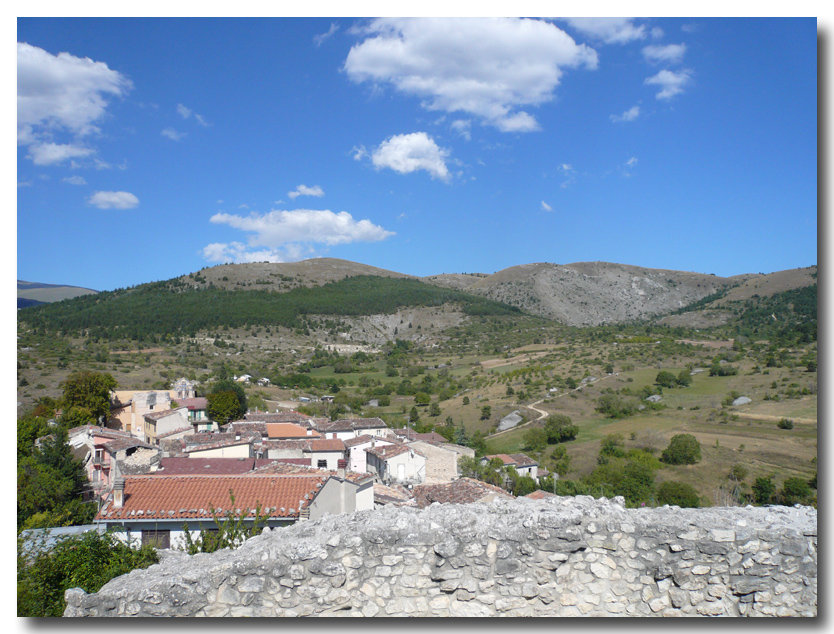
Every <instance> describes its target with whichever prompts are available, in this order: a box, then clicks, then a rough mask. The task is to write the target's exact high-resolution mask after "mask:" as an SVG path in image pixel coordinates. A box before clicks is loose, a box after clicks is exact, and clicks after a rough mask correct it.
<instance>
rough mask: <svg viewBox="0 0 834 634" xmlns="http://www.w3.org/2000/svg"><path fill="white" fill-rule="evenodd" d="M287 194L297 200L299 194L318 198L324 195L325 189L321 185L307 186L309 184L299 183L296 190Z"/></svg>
mask: <svg viewBox="0 0 834 634" xmlns="http://www.w3.org/2000/svg"><path fill="white" fill-rule="evenodd" d="M287 196H289V197H290V198H292V199H293V200H295V199H296V198H298V197H299V196H315V197H316V198H321V197H322V196H324V190H323V189H322V188H321V187H319V186H318V185H314V186H313V187H307V185H299V186H298V187H296V188H295V191H294V192H289V193H287Z"/></svg>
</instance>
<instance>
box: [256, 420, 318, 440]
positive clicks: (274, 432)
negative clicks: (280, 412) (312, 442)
mask: <svg viewBox="0 0 834 634" xmlns="http://www.w3.org/2000/svg"><path fill="white" fill-rule="evenodd" d="M265 425H266V435H267V437H269V438H318V437H319V433H318V432H317V431H313V430H310V432H311V433H310V434H309V435H308V434H307V431H308V430H307V427H304V426H303V425H296V424H295V423H265Z"/></svg>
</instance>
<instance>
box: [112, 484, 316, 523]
mask: <svg viewBox="0 0 834 634" xmlns="http://www.w3.org/2000/svg"><path fill="white" fill-rule="evenodd" d="M326 480H327V477H326V476H322V475H319V474H315V475H182V476H177V475H168V476H166V475H152V476H127V477H125V489H124V506H123V507H122V508H121V509H116V508H114V507H113V504H112V498H110V499H108V502H107V503H106V505H105V506H104V507H102V509H101V510H100V511H99V513H98V514H97V515H96V520H105V519H107V520H114V519H116V520H134V521H141V520H145V521H147V520H188V519H211V507H212V506H214V507H215V509H216V510H217V511H218V512H219V513H223V512H224V511H225V510H229V509H230V508H231V500H230V498H229V491H230V490H231V491H232V492H233V493H234V496H235V502H234V507H235V509H240V511H241V512H243V511H244V510H245V509H249V511H250V512H249V515H250V516H253V515H254V512H255V508H256V507H257V506H258V505H260V506H261V510H262V513H265V514H267V515H268V516H269V517H271V518H290V519H291V518H297V517H298V513H299V510H300V509H302V508H304V507H306V506H307V505H308V504H309V503H310V501H311V500H312V499H313V497H314V496H315V495H316V493H317V492H318V490H319V488H320V487H321V486H322V485H323V484H324V482H325V481H326Z"/></svg>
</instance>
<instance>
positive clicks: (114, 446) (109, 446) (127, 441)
mask: <svg viewBox="0 0 834 634" xmlns="http://www.w3.org/2000/svg"><path fill="white" fill-rule="evenodd" d="M131 447H143V448H144V449H156V447H154V446H153V445H149V444H148V443H146V442H142V441H141V440H139V439H138V438H116V439H115V440H111V441H110V442H106V443H104V448H105V449H106V450H107V451H108V452H109V453H111V454H114V453H116V452H118V451H122V450H124V449H130V448H131Z"/></svg>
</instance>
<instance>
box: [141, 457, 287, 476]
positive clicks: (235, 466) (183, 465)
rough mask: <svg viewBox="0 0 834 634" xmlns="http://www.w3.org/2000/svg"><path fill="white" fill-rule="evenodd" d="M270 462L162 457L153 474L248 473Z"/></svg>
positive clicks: (248, 459)
mask: <svg viewBox="0 0 834 634" xmlns="http://www.w3.org/2000/svg"><path fill="white" fill-rule="evenodd" d="M271 462H272V460H263V459H255V458H162V459H161V460H160V461H159V469H157V470H156V471H155V472H154V475H158V476H163V475H232V474H241V473H248V472H250V471H252V470H253V469H256V468H258V467H263V466H264V465H268V464H270V463H271Z"/></svg>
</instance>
